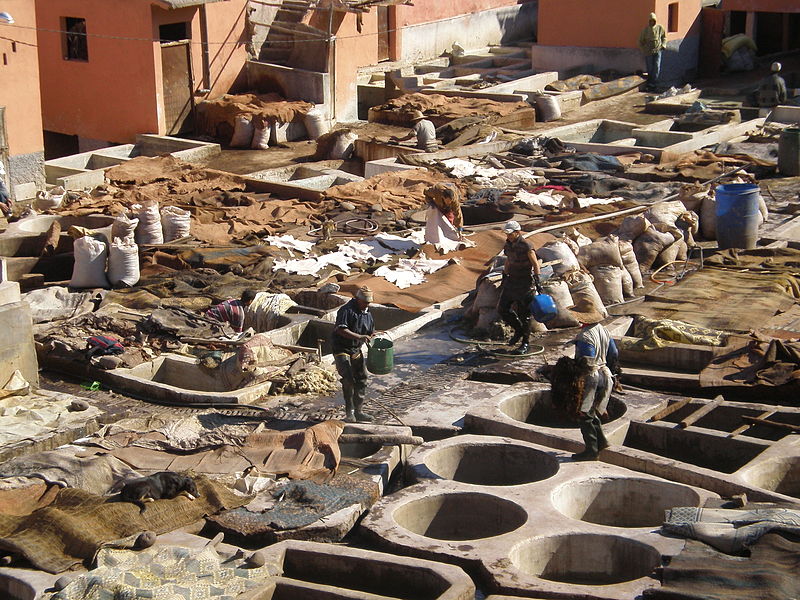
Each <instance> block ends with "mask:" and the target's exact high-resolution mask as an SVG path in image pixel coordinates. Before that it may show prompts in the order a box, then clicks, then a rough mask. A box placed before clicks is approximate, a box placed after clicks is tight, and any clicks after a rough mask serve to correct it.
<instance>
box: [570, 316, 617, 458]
mask: <svg viewBox="0 0 800 600" xmlns="http://www.w3.org/2000/svg"><path fill="white" fill-rule="evenodd" d="M575 314H576V316H577V317H578V318H579V320H580V321H581V325H582V329H581V332H580V333H579V334H578V336H577V337H576V338H575V360H576V361H577V363H578V365H579V367H580V370H581V373H582V377H583V382H584V389H583V397H582V399H581V404H580V406H579V407H578V418H579V419H580V428H581V434H582V435H583V441H584V444H585V448H584V449H583V451H581V452H578V453H577V454H573V455H572V458H573V459H575V460H597V457H598V454H599V453H600V450H603V449H604V448H607V447H608V441H607V440H606V436H605V435H604V434H603V426H602V422H601V420H600V417H601V416H602V415H604V414H605V413H606V410H607V408H608V401H609V400H610V399H611V390H612V389H613V386H614V377H613V375H612V372H611V371H612V369H616V367H617V361H618V358H619V351H618V350H617V345H616V344H615V343H614V340H613V338H612V337H611V334H610V333H609V332H608V330H607V329H606V328H605V327H603V325H602V323H601V321H602V320H603V317H602V315H600V314H590V313H575Z"/></svg>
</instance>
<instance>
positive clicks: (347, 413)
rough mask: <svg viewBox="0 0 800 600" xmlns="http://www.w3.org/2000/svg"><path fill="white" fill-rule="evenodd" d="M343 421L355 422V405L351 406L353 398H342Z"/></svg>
mask: <svg viewBox="0 0 800 600" xmlns="http://www.w3.org/2000/svg"><path fill="white" fill-rule="evenodd" d="M344 422H345V423H355V422H356V415H355V407H354V406H353V399H352V398H348V397H347V396H345V399H344Z"/></svg>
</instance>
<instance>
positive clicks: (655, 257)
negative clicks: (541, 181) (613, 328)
mask: <svg viewBox="0 0 800 600" xmlns="http://www.w3.org/2000/svg"><path fill="white" fill-rule="evenodd" d="M698 227H699V218H698V216H697V214H695V213H694V212H692V211H688V210H687V209H686V207H685V206H684V204H683V203H682V202H681V201H675V202H665V203H661V204H657V205H654V206H652V207H651V208H650V209H649V210H647V211H646V212H645V213H643V214H641V215H636V216H630V217H627V218H626V219H625V220H624V221H623V222H622V224H621V225H620V226H619V228H618V229H617V230H616V231H614V232H613V233H612V234H611V235H608V236H605V237H602V238H599V239H597V240H595V241H592V240H591V239H589V238H588V237H586V236H584V235H582V234H580V233H579V232H578V231H577V230H574V229H573V230H572V231H571V232H570V233H568V234H567V235H565V236H563V237H562V238H561V239H559V240H557V241H553V242H550V243H548V244H546V245H545V246H543V247H542V248H540V249H539V250H537V252H536V255H537V256H538V257H539V259H540V260H541V261H542V262H545V263H547V262H551V263H553V264H552V267H553V273H554V277H552V278H551V279H549V280H548V281H546V282H545V283H544V284H543V286H542V287H543V288H544V291H545V293H546V294H549V295H550V296H552V298H553V300H554V301H555V303H556V306H557V307H558V311H559V312H558V316H557V317H556V318H555V319H554V320H552V321H550V322H548V324H547V327H548V328H551V329H552V328H554V327H574V326H577V325H578V324H579V323H578V320H577V319H576V318H575V316H574V315H573V314H572V313H571V312H570V311H569V310H568V309H570V308H574V309H575V310H577V311H579V312H589V311H597V312H598V313H600V314H602V315H604V316H607V315H608V311H607V307H609V306H613V305H615V304H620V303H622V302H625V301H626V299H630V298H634V297H635V291H636V290H637V289H640V288H642V287H643V278H642V271H649V270H651V269H654V268H658V267H660V266H662V265H666V264H669V263H671V262H674V261H685V260H686V259H687V252H688V248H689V247H691V246H694V235H695V234H697V232H698ZM535 327H536V328H538V329H539V330H543V328H544V325H542V324H536V325H535Z"/></svg>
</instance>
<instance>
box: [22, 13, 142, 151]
mask: <svg viewBox="0 0 800 600" xmlns="http://www.w3.org/2000/svg"><path fill="white" fill-rule="evenodd" d="M36 4H37V8H38V12H37V24H38V26H39V27H40V28H41V29H49V30H61V29H62V24H61V17H80V18H85V19H86V30H87V33H88V34H89V37H88V49H89V60H88V62H79V61H71V60H65V59H64V57H63V50H62V35H61V34H60V33H54V32H50V31H42V32H40V34H39V68H40V72H41V86H42V116H43V124H44V128H45V129H46V130H50V131H56V132H59V133H65V134H68V135H75V134H77V135H81V136H83V137H88V138H93V139H97V140H104V141H109V142H132V141H133V140H134V139H135V137H136V134H137V133H144V132H151V133H152V132H154V131H158V112H157V104H156V78H155V65H154V63H153V42H152V26H151V22H150V6H149V3H148V2H144V1H139V0H80V1H78V0H36ZM93 34H98V35H102V36H118V37H119V38H128V39H114V38H113V37H93ZM130 38H138V39H130Z"/></svg>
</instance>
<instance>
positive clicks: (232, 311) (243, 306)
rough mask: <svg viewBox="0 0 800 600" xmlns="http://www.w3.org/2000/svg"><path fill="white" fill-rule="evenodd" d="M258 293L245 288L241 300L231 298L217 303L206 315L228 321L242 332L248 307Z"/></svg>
mask: <svg viewBox="0 0 800 600" xmlns="http://www.w3.org/2000/svg"><path fill="white" fill-rule="evenodd" d="M256 293H257V292H256V291H254V290H245V291H244V292H242V297H241V298H240V299H239V300H237V299H235V298H231V299H230V300H226V301H225V302H222V303H220V304H217V305H216V306H214V307H212V308H209V309H208V310H207V311H206V316H207V317H208V318H209V319H214V320H215V321H220V322H221V323H228V324H229V325H230V326H231V328H232V329H233V330H234V331H235V332H236V333H241V332H242V331H243V330H244V317H245V313H246V312H247V307H248V306H250V304H251V303H252V302H253V299H254V298H255V297H256Z"/></svg>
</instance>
